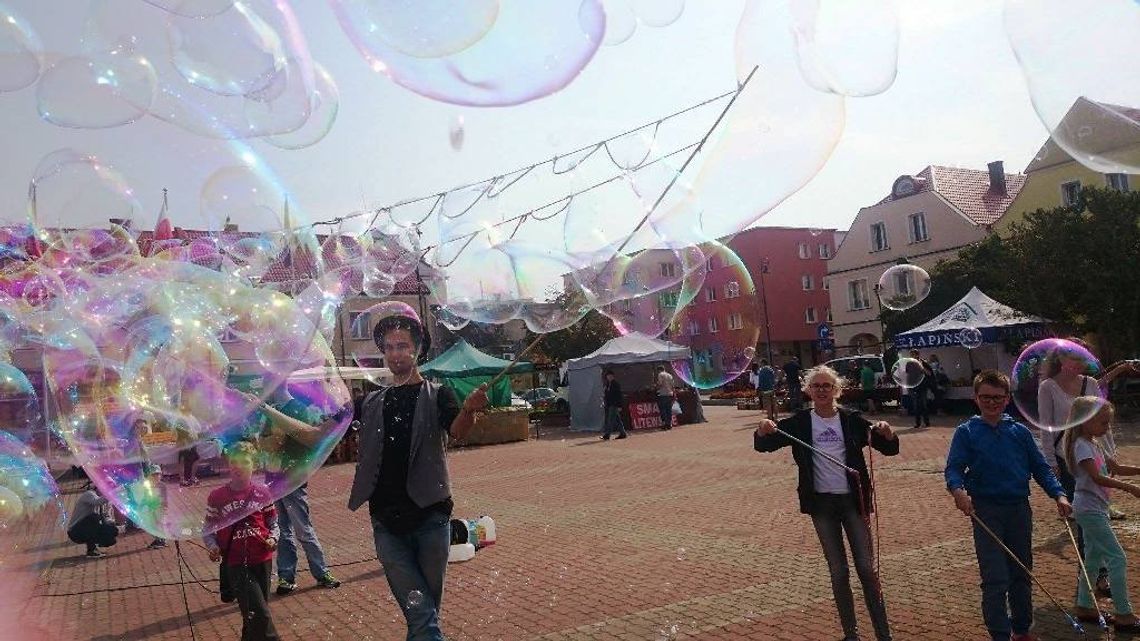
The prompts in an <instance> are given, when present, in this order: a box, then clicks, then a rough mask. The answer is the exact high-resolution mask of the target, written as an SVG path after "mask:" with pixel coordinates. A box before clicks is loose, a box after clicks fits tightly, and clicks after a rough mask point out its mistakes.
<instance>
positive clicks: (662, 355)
mask: <svg viewBox="0 0 1140 641" xmlns="http://www.w3.org/2000/svg"><path fill="white" fill-rule="evenodd" d="M691 356H692V352H690V351H689V348H688V347H685V346H684V345H677V344H676V343H670V342H669V341H663V340H659V339H656V338H652V337H650V336H646V335H645V334H639V333H637V332H634V333H630V334H626V335H625V336H619V337H617V338H614V339H611V340H610V341H608V342H607V343H606V344H605V345H602V346H601V347H599V348H598V349H597V350H595V351H594V352H593V353H591V354H588V355H586V356H583V357H582V358H572V359H570V360H568V361H566V369H567V379H568V380H567V382H568V384H569V386H570V427H571V429H575V430H600V429H601V428H602V424H603V422H604V420H605V412H604V410H603V409H602V393H603V387H602V384H603V381H602V371H603V370H604V369H605V368H606V367H609V366H611V365H636V364H643V365H645V366H646V367H647V370H648V368H649V366H651V365H653V364H655V363H663V362H666V361H677V360H685V359H688V358H690V357H691ZM617 378H618V383H619V384H621V385H622V388H623V389H624V390H626V391H627V392H628V391H633V389H634V388H633V385H634V383H635V382H638V383H639V384H640V386H641V387H645V386H648V385H649V384H650V383H651V381H652V378H651V377H650V376H648V375H645V376H644V380H640V379H641V378H642V377H641V376H638V377H637V378H636V379H635V380H630V379H629V378H626V377H623V376H620V375H619V376H618V377H617ZM623 378H625V380H623Z"/></svg>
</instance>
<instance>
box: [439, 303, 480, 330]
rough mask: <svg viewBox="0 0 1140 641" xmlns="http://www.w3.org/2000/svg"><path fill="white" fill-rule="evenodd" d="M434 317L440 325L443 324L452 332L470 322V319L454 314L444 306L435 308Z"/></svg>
mask: <svg viewBox="0 0 1140 641" xmlns="http://www.w3.org/2000/svg"><path fill="white" fill-rule="evenodd" d="M435 317H436V320H438V321H439V324H440V325H443V326H444V327H446V328H447V329H449V330H451V331H453V332H458V331H459V330H461V329H463V328H464V327H466V326H467V324H468V323H470V322H471V321H470V320H468V319H466V318H463V317H462V316H460V315H458V314H456V313H455V312H453V311H451V310H450V309H448V308H446V307H440V308H438V309H436V310H435Z"/></svg>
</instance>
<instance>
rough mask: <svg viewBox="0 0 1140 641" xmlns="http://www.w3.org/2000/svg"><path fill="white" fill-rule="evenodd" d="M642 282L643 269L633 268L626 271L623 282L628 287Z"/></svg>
mask: <svg viewBox="0 0 1140 641" xmlns="http://www.w3.org/2000/svg"><path fill="white" fill-rule="evenodd" d="M640 282H641V269H639V268H636V267H635V268H633V269H631V270H629V271H627V272H626V273H625V276H623V277H622V279H621V284H622V285H624V286H626V287H637V286H638V284H639V283H640Z"/></svg>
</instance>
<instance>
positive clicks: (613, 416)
mask: <svg viewBox="0 0 1140 641" xmlns="http://www.w3.org/2000/svg"><path fill="white" fill-rule="evenodd" d="M670 405H672V404H670ZM615 426H616V427H617V430H618V433H619V434H621V435H622V436H625V423H622V421H621V408H620V407H607V408H606V427H605V430H604V431H603V432H602V434H603V435H604V436H609V435H610V434H611V433H613V431H614V427H615Z"/></svg>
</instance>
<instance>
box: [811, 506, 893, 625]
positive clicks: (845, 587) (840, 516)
mask: <svg viewBox="0 0 1140 641" xmlns="http://www.w3.org/2000/svg"><path fill="white" fill-rule="evenodd" d="M856 501H857V499H856V498H855V497H854V496H852V495H851V494H816V507H815V508H814V509H813V511H812V513H811V522H812V525H814V526H815V533H816V535H817V536H818V537H819V544H820V547H822V548H823V556H824V558H825V559H827V570H828V573H829V574H830V575H831V594H832V596H833V597H834V598H835V608H836V609H837V610H838V611H839V624H840V625H841V626H843V635H844V638H846V639H858V638H859V632H858V630H857V629H856V620H855V597H854V596H852V594H851V571H850V570H849V569H848V567H847V550H846V548H844V546H843V534H844V533H845V532H846V534H847V543H848V544H849V545H850V546H851V556H852V557H853V558H854V559H855V571H856V572H857V573H858V574H859V583H860V584H862V586H863V601H864V602H865V603H866V604H867V612H868V613H869V614H870V615H871V624H872V625H873V626H874V628H875V638H876V639H878V640H879V641H890V640H891V625H890V623H889V622H888V621H887V608H886V605H885V604H884V603H883V594H882V590H881V588H880V585H879V576H878V575H877V574H876V573H875V565H874V561H873V558H874V554H873V550H872V549H871V546H872V542H871V531H870V530H869V529H868V528H867V523H866V521H864V520H863V517H861V516H859V508H858V505H857V504H856Z"/></svg>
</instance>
